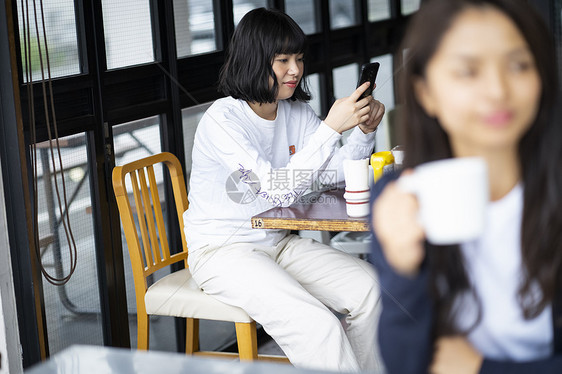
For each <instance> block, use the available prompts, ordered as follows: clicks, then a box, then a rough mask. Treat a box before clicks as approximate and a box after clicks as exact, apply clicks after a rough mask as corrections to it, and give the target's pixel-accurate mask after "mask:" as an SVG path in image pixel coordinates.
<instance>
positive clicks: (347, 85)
mask: <svg viewBox="0 0 562 374" xmlns="http://www.w3.org/2000/svg"><path fill="white" fill-rule="evenodd" d="M333 75H334V96H335V98H336V99H341V98H342V97H347V96H349V95H351V93H352V92H353V91H355V89H356V88H357V87H356V86H357V80H358V79H359V64H350V65H345V66H341V67H338V68H335V69H334V70H333ZM351 131H352V130H348V131H345V132H344V133H343V134H342V135H343V137H342V142H343V143H345V141H346V139H347V137H348V136H349V134H350V133H351Z"/></svg>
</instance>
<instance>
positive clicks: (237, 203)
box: [183, 97, 375, 252]
mask: <svg viewBox="0 0 562 374" xmlns="http://www.w3.org/2000/svg"><path fill="white" fill-rule="evenodd" d="M374 136H375V135H374V132H373V133H370V134H364V133H363V132H362V131H361V130H360V129H359V128H356V129H354V131H353V132H352V133H351V135H350V136H349V138H348V139H347V143H346V144H345V145H344V146H342V147H338V141H339V140H340V138H341V135H340V134H339V133H337V132H336V131H334V130H332V129H331V128H330V127H329V126H328V125H326V124H325V123H323V122H322V121H321V120H320V119H319V118H318V117H317V116H316V114H315V113H314V111H313V110H312V108H311V107H310V106H309V105H308V104H306V103H302V102H291V101H286V100H282V101H280V102H279V105H278V109H277V116H276V118H275V120H272V121H269V120H265V119H263V118H261V117H259V116H258V115H257V114H256V113H255V112H254V111H253V110H252V109H251V108H250V106H249V105H248V104H247V103H246V102H245V101H243V100H236V99H233V98H232V97H226V98H222V99H219V100H217V101H216V102H215V103H213V105H212V106H211V107H210V108H209V109H208V110H207V112H205V114H204V115H203V117H202V118H201V121H200V122H199V125H198V127H197V131H196V133H195V140H194V146H193V154H192V160H193V164H192V168H191V179H190V182H189V184H188V190H189V196H188V198H189V209H187V211H186V212H185V213H184V215H183V218H184V225H185V227H184V230H185V234H186V238H187V245H188V247H189V250H190V251H191V252H193V251H196V250H198V249H200V248H202V247H203V246H206V245H214V246H215V245H218V246H221V245H225V244H231V243H249V242H252V243H259V244H263V245H274V244H276V243H277V242H278V241H279V240H281V238H283V237H284V236H285V235H286V234H287V232H286V230H261V229H260V230H258V229H252V228H251V223H250V219H251V217H252V216H254V215H256V214H259V213H261V212H263V211H265V210H267V209H270V208H272V207H274V206H288V205H290V204H291V203H293V202H294V201H295V200H296V199H297V198H298V197H299V196H300V195H302V194H303V193H304V192H305V191H306V190H307V189H308V188H310V187H311V186H312V183H314V182H318V180H319V179H323V180H321V181H320V182H325V183H326V184H329V183H335V182H338V181H342V180H343V168H342V164H343V162H342V161H343V160H344V159H361V158H365V157H369V156H370V155H371V153H372V151H373V147H374Z"/></svg>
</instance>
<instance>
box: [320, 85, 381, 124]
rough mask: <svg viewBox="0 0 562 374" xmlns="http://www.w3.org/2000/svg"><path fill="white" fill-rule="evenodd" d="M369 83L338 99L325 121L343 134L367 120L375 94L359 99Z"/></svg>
mask: <svg viewBox="0 0 562 374" xmlns="http://www.w3.org/2000/svg"><path fill="white" fill-rule="evenodd" d="M369 84H370V83H369V82H365V83H363V84H362V85H361V86H359V87H357V89H356V90H355V91H353V93H352V94H351V95H350V96H348V97H344V98H342V99H338V100H336V102H335V103H334V104H333V105H332V107H331V108H330V111H329V112H328V115H327V116H326V119H325V120H324V123H326V124H327V125H328V126H330V127H331V128H332V129H333V130H334V131H337V132H339V133H340V134H341V133H342V132H344V131H346V130H349V129H351V128H353V127H355V126H357V125H358V124H360V123H363V122H367V121H368V120H369V112H370V111H371V106H370V105H369V104H370V103H371V101H373V100H374V99H373V96H368V97H366V98H364V99H361V100H359V101H357V99H359V96H361V94H362V93H363V92H364V91H365V90H366V89H367V88H368V87H369Z"/></svg>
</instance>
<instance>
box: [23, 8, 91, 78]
mask: <svg viewBox="0 0 562 374" xmlns="http://www.w3.org/2000/svg"><path fill="white" fill-rule="evenodd" d="M16 3H17V7H18V8H17V9H18V10H17V11H18V28H19V37H20V46H21V59H22V66H23V74H24V76H23V81H24V82H27V81H28V79H27V78H26V72H27V65H26V63H25V57H24V56H25V48H24V36H25V35H26V34H27V33H26V32H25V30H27V29H29V38H30V42H29V43H25V45H28V49H30V52H28V53H29V55H30V56H31V57H30V58H31V63H30V65H31V70H32V74H33V75H32V79H33V80H34V81H36V80H40V79H42V75H41V64H40V59H39V47H38V46H39V45H40V46H41V56H42V59H43V73H44V76H45V79H47V78H48V71H47V60H46V53H45V39H44V35H43V23H42V17H41V14H40V7H39V6H37V23H38V25H39V37H38V36H37V29H36V28H35V12H34V11H33V2H26V4H27V3H29V5H27V6H26V7H25V8H24V9H22V8H21V3H22V2H21V1H16ZM28 7H29V17H27V16H26V13H27V10H28V9H27V8H28ZM43 9H44V17H43V18H44V20H45V32H46V35H47V46H48V48H49V67H50V70H51V77H52V78H55V77H62V76H65V75H73V74H79V73H81V71H80V63H79V57H78V39H77V36H76V14H75V11H74V0H58V1H47V2H44V4H43ZM27 25H29V28H28V26H27Z"/></svg>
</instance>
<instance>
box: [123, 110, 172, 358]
mask: <svg viewBox="0 0 562 374" xmlns="http://www.w3.org/2000/svg"><path fill="white" fill-rule="evenodd" d="M159 123H160V117H159V116H154V117H149V118H144V119H141V120H137V121H132V122H127V123H123V124H121V125H117V126H114V127H113V146H114V149H115V165H117V166H119V165H123V164H126V163H128V162H131V161H134V160H137V159H139V158H142V157H147V156H150V155H153V154H156V153H159V152H161V146H160V125H159ZM154 173H155V176H156V180H157V181H159V182H162V181H163V171H162V167H161V165H159V166H156V167H155V168H154ZM126 182H127V183H130V181H129V179H127V180H126ZM160 198H161V199H164V195H163V194H162V195H160ZM121 229H122V228H121ZM122 242H123V264H124V270H125V283H126V290H127V308H128V310H129V334H130V338H131V347H136V346H137V318H136V310H137V305H136V298H135V283H134V280H133V273H132V267H131V259H130V256H129V252H128V247H127V241H126V240H125V236H124V235H122ZM168 274H169V272H168ZM164 275H166V274H160V273H158V272H157V273H155V277H154V279H153V281H156V280H157V279H160V277H162V276H164ZM149 336H150V348H151V349H156V350H161V351H174V350H175V349H176V340H175V339H174V338H173V337H174V336H175V324H174V321H173V319H172V318H169V317H162V316H158V317H150V332H149Z"/></svg>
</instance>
